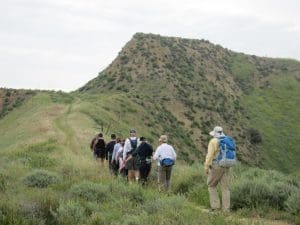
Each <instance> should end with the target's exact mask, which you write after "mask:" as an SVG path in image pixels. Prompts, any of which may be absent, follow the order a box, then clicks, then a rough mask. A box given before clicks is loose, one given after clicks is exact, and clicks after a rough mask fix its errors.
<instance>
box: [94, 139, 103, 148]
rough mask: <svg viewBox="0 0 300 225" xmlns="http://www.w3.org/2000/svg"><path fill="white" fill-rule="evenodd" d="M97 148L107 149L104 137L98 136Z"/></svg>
mask: <svg viewBox="0 0 300 225" xmlns="http://www.w3.org/2000/svg"><path fill="white" fill-rule="evenodd" d="M95 148H96V149H105V142H104V140H103V139H102V138H97V139H96V143H95Z"/></svg>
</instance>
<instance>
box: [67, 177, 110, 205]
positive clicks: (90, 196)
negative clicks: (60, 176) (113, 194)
mask: <svg viewBox="0 0 300 225" xmlns="http://www.w3.org/2000/svg"><path fill="white" fill-rule="evenodd" d="M70 193H71V195H72V196H73V197H76V198H81V199H84V200H87V201H98V202H101V201H103V200H104V199H105V198H106V197H107V195H108V194H109V193H108V186H105V185H103V184H98V183H93V182H83V183H81V184H77V185H75V186H73V187H71V189H70Z"/></svg>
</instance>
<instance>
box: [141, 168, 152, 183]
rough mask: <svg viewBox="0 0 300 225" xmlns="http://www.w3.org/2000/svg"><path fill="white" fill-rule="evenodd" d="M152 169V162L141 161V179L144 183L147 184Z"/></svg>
mask: <svg viewBox="0 0 300 225" xmlns="http://www.w3.org/2000/svg"><path fill="white" fill-rule="evenodd" d="M150 170H151V163H141V165H140V179H141V182H142V184H143V185H144V184H146V183H147V180H148V176H149V173H150Z"/></svg>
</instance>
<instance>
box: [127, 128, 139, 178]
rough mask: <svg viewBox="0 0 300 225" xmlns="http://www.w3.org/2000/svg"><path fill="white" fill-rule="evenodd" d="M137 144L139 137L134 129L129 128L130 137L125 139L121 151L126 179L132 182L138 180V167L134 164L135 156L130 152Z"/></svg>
mask: <svg viewBox="0 0 300 225" xmlns="http://www.w3.org/2000/svg"><path fill="white" fill-rule="evenodd" d="M138 145H139V139H138V138H137V136H136V130H134V129H131V130H130V137H129V138H127V139H126V141H125V145H124V151H123V161H124V163H125V169H126V170H127V171H128V174H127V175H128V181H129V182H134V181H138V180H139V168H138V165H137V164H136V159H135V157H133V156H132V153H133V152H134V151H135V150H136V148H137V147H138Z"/></svg>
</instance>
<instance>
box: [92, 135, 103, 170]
mask: <svg viewBox="0 0 300 225" xmlns="http://www.w3.org/2000/svg"><path fill="white" fill-rule="evenodd" d="M91 146H93V147H92V150H93V152H94V156H95V158H96V160H97V161H100V162H101V164H102V165H103V164H104V159H105V146H106V143H105V141H104V138H103V134H102V133H99V134H98V135H97V136H96V137H95V138H94V139H93V140H92V143H91Z"/></svg>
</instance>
